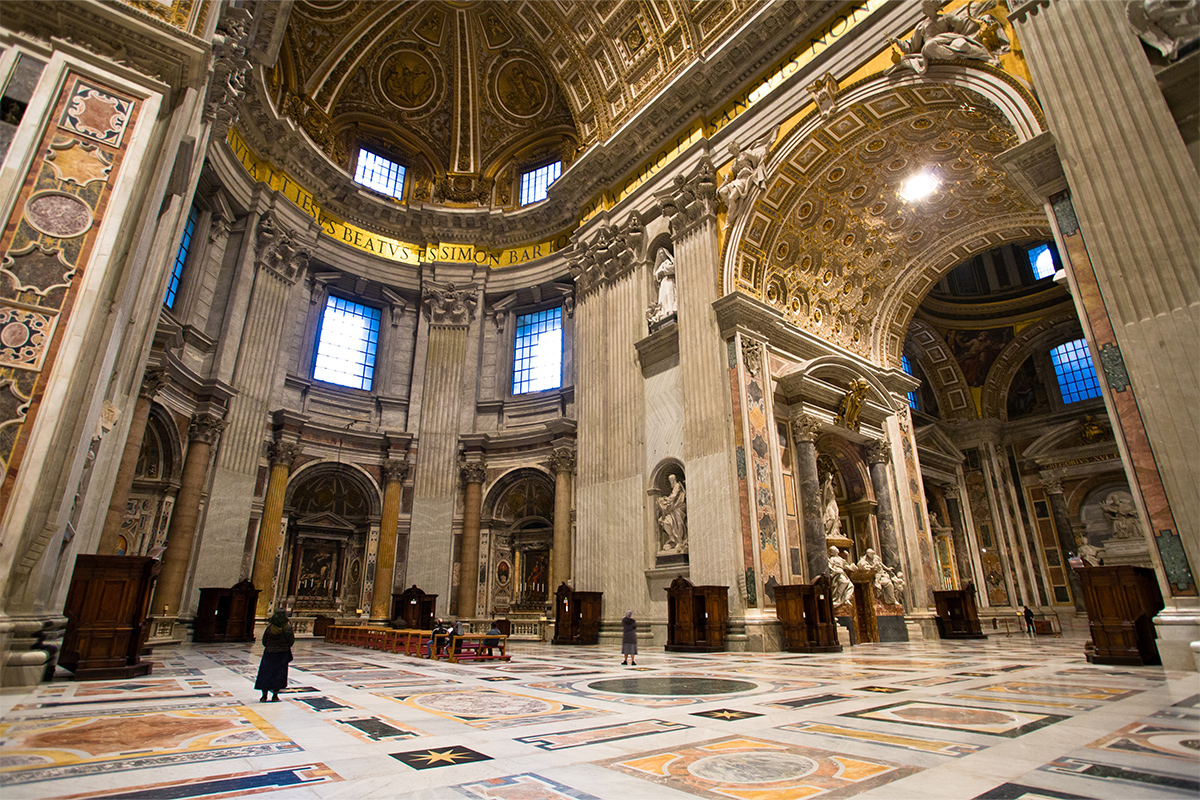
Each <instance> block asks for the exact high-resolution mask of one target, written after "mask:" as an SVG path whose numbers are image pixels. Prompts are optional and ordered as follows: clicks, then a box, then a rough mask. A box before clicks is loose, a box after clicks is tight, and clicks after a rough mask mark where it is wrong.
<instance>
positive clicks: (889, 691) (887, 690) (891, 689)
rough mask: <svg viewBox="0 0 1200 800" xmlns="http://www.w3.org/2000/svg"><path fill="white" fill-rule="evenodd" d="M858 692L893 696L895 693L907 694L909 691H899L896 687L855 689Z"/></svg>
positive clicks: (861, 687) (862, 687)
mask: <svg viewBox="0 0 1200 800" xmlns="http://www.w3.org/2000/svg"><path fill="white" fill-rule="evenodd" d="M854 691H856V692H877V693H879V694H893V693H894V692H906V691H908V690H907V689H899V688H897V687H895V686H859V687H857V688H855V690H854Z"/></svg>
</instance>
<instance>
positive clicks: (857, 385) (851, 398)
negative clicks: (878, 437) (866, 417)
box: [833, 378, 871, 431]
mask: <svg viewBox="0 0 1200 800" xmlns="http://www.w3.org/2000/svg"><path fill="white" fill-rule="evenodd" d="M870 388H871V384H869V383H867V381H866V380H865V379H863V378H855V379H854V380H853V381H851V383H850V388H849V389H847V390H846V394H845V395H843V396H842V402H841V403H840V404H839V405H838V413H837V417H836V418H835V419H834V420H833V421H834V423H835V424H837V425H841V426H842V427H843V428H848V429H849V430H852V431H856V430H858V427H859V422H858V415H859V413H861V412H862V404H863V401H864V400H866V399H867V392H868V391H869V390H870Z"/></svg>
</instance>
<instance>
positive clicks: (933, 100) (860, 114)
mask: <svg viewBox="0 0 1200 800" xmlns="http://www.w3.org/2000/svg"><path fill="white" fill-rule="evenodd" d="M1015 144H1017V136H1016V133H1015V132H1014V131H1013V129H1012V127H1011V126H1010V125H1009V124H1008V122H1007V121H1006V120H1005V118H1004V117H1003V116H1002V115H1001V113H1000V112H999V110H998V109H997V108H996V107H995V106H993V105H991V103H989V102H988V101H987V100H985V99H984V98H983V97H982V96H980V95H978V94H976V93H975V92H972V91H970V90H968V89H964V88H959V87H954V86H949V85H945V84H938V83H921V84H914V85H907V86H894V87H891V88H888V89H887V90H885V91H884V92H882V93H880V94H876V95H874V96H872V97H870V98H869V99H867V100H865V101H863V102H861V103H857V104H855V105H853V106H850V107H848V108H845V109H840V110H839V111H838V112H837V113H835V114H834V115H833V116H832V117H831V119H830V120H829V121H828V122H826V123H824V124H822V125H820V126H819V127H817V128H816V129H815V130H813V129H812V128H809V127H806V126H805V125H803V124H801V125H800V126H799V127H798V128H797V129H796V130H795V131H793V134H792V136H791V139H790V140H787V141H784V142H782V143H781V144H780V145H779V151H780V152H781V153H783V154H784V155H783V156H782V160H779V161H777V162H776V163H777V166H776V167H775V171H774V174H773V176H772V177H771V179H770V182H769V183H768V186H767V188H766V190H765V191H764V192H763V193H762V194H761V195H760V196H759V198H758V200H757V202H756V203H755V205H754V207H753V208H752V209H751V210H750V212H749V214H748V215H747V216H746V221H745V223H744V225H742V226H739V227H740V233H741V235H740V236H739V237H738V239H737V252H736V253H735V254H734V256H733V259H732V260H728V261H727V262H726V263H730V264H732V269H733V272H732V274H730V275H728V276H727V278H726V286H725V290H726V291H734V290H738V291H742V292H745V293H748V294H751V295H753V296H755V297H757V298H758V299H760V300H762V301H764V302H766V303H768V304H770V305H772V306H774V307H776V308H778V309H779V310H780V311H781V312H782V313H783V314H784V315H785V316H786V318H787V319H788V321H789V322H791V323H793V324H795V325H796V326H798V327H800V328H803V329H805V330H808V331H810V332H812V333H814V334H816V335H818V336H821V337H823V338H825V339H827V340H830V341H833V342H836V343H838V344H840V345H842V346H844V347H846V348H847V349H849V350H851V351H853V352H856V353H858V354H860V355H862V356H864V357H868V358H876V359H878V358H883V357H885V355H884V353H882V352H879V350H880V342H879V341H878V339H879V332H880V331H881V330H883V331H886V330H887V329H888V328H889V327H892V326H891V325H890V323H891V322H892V320H890V319H887V318H886V317H889V316H895V310H894V309H892V308H884V305H883V304H884V300H885V297H886V296H887V295H895V294H896V293H897V292H898V291H900V292H903V289H904V288H905V286H906V285H907V284H913V283H914V276H912V275H910V274H909V272H910V271H911V270H912V269H914V268H918V267H914V266H913V265H914V264H930V263H940V261H939V260H938V259H937V258H935V257H934V256H931V254H936V255H937V256H941V255H946V254H947V251H950V250H954V251H955V254H956V258H955V261H954V262H953V263H958V261H960V260H961V257H959V253H958V251H960V250H964V249H965V250H971V249H973V248H974V247H975V245H974V244H972V241H974V240H975V239H978V240H979V241H978V242H977V244H978V246H979V247H983V249H987V248H989V247H991V246H994V244H993V243H991V241H990V239H989V233H991V232H1003V231H1007V230H1009V229H1012V228H1014V227H1020V226H1023V225H1027V224H1028V222H1029V220H1030V219H1031V218H1035V217H1036V215H1037V214H1040V213H1041V212H1040V211H1039V209H1036V208H1034V207H1033V205H1032V204H1031V202H1030V201H1029V200H1028V199H1027V198H1026V197H1025V196H1024V195H1023V194H1022V193H1021V191H1020V189H1019V188H1018V187H1017V186H1016V185H1015V184H1014V183H1013V182H1012V181H1011V179H1010V178H1009V177H1008V175H1007V173H1005V172H1004V171H1003V170H1002V169H1000V168H999V167H997V166H996V165H995V164H994V163H993V161H992V159H993V157H994V156H995V155H997V154H998V153H1001V152H1003V151H1004V150H1007V149H1009V148H1010V147H1012V146H1014V145H1015ZM923 167H929V168H932V169H933V170H935V171H936V172H937V173H938V175H939V176H940V178H941V180H942V184H941V187H940V189H939V190H938V191H937V192H936V193H935V194H934V195H932V196H931V197H930V198H928V199H926V200H924V201H921V202H914V203H906V202H905V201H904V200H902V199H901V198H900V197H899V195H898V193H897V190H898V189H899V187H900V184H901V182H902V181H903V180H904V179H905V178H906V177H908V176H909V175H911V174H912V173H914V172H916V171H918V170H919V169H921V168H923ZM1042 219H1043V220H1044V217H1042ZM737 233H738V231H737V230H735V234H737ZM964 235H967V236H968V239H967V240H962V241H960V239H962V237H963V236H964ZM985 245H986V246H985ZM919 269H922V270H923V271H930V268H926V267H920V268H919ZM928 277H931V278H932V280H936V279H937V277H940V275H938V276H928ZM917 282H918V283H921V284H922V285H923V286H926V287H927V285H928V284H927V283H926V282H924V281H917ZM919 302H920V297H916V298H914V302H912V303H911V309H910V311H909V317H906V318H905V319H904V320H902V324H903V326H905V327H906V326H907V324H908V319H909V318H910V317H911V310H912V309H915V308H916V305H917V304H918V303H919ZM889 336H890V334H889ZM892 338H894V337H892ZM902 340H903V333H901V335H900V341H902ZM890 349H894V350H895V352H894V353H888V354H887V355H888V356H890V357H893V360H897V361H898V359H899V344H898V343H897V346H896V347H895V348H890Z"/></svg>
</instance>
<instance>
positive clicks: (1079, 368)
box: [1050, 339, 1100, 403]
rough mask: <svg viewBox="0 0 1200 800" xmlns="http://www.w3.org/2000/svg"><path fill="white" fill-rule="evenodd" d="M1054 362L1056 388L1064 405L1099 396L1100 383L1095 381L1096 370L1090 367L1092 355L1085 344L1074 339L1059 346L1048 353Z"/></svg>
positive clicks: (1080, 340) (1081, 340)
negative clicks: (1060, 393) (1060, 392)
mask: <svg viewBox="0 0 1200 800" xmlns="http://www.w3.org/2000/svg"><path fill="white" fill-rule="evenodd" d="M1050 360H1051V361H1052V362H1054V374H1055V375H1057V376H1058V388H1059V389H1060V390H1061V391H1062V399H1063V402H1064V403H1076V402H1079V401H1080V400H1087V399H1090V398H1092V397H1099V396H1100V383H1099V381H1097V380H1096V368H1095V367H1094V366H1093V365H1092V354H1091V353H1090V352H1088V347H1087V342H1086V341H1085V340H1083V339H1076V340H1075V341H1073V342H1066V343H1065V344H1060V345H1059V346H1058V347H1056V348H1054V349H1053V350H1051V351H1050Z"/></svg>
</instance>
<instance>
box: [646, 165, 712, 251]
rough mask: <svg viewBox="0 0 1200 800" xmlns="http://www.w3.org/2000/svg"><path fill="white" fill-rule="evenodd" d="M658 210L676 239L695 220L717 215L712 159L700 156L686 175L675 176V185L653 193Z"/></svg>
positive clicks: (709, 218) (694, 223)
mask: <svg viewBox="0 0 1200 800" xmlns="http://www.w3.org/2000/svg"><path fill="white" fill-rule="evenodd" d="M655 199H656V200H657V201H658V209H659V213H661V214H662V215H663V217H665V218H666V219H667V221H668V224H669V225H670V226H671V237H672V238H673V239H676V240H677V239H679V238H680V237H682V236H684V235H686V234H687V233H688V232H689V231H691V229H692V228H693V227H694V226H695V225H696V224H697V223H699V222H702V221H704V220H711V219H715V217H716V215H717V176H716V171H715V170H714V169H713V163H712V160H711V159H710V158H709V157H708V156H707V155H704V156H701V157H700V162H699V163H698V164H697V165H696V167H695V169H693V170H692V172H691V173H690V174H688V175H686V176H684V175H676V176H675V185H674V186H672V187H671V188H669V189H666V190H664V191H662V192H659V193H658V194H657V195H655Z"/></svg>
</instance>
